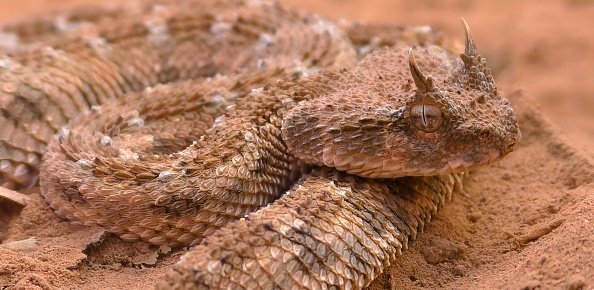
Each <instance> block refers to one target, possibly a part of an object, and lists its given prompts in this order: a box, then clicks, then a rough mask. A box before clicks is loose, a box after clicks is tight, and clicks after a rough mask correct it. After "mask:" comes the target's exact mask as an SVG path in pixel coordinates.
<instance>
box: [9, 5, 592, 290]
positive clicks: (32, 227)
mask: <svg viewBox="0 0 594 290" xmlns="http://www.w3.org/2000/svg"><path fill="white" fill-rule="evenodd" d="M93 2H94V3H116V2H117V1H109V0H107V1H105V0H104V1H101V0H92V1H91V0H88V1H84V0H76V1H74V0H71V1H66V0H60V1H58V0H20V1H10V2H9V1H3V2H2V3H0V21H2V22H6V21H13V20H17V19H21V18H23V17H25V16H30V15H35V14H41V13H47V12H49V11H53V10H55V9H64V8H69V7H76V6H80V5H82V4H83V3H93ZM284 2H287V3H291V4H293V5H296V6H299V7H303V8H306V9H309V10H311V11H314V12H317V13H319V14H321V15H324V16H326V17H328V18H330V19H339V18H344V19H349V20H361V21H366V22H379V23H411V24H430V25H432V26H434V27H436V28H437V29H439V30H441V31H443V32H444V34H445V35H447V36H450V37H457V38H462V30H461V26H460V22H459V17H461V16H463V17H465V19H466V20H467V21H468V22H469V23H470V25H471V27H472V30H473V33H474V36H475V39H476V42H477V44H478V47H479V51H481V53H482V54H484V55H485V56H486V57H487V59H488V60H489V63H490V65H491V67H492V68H493V70H494V72H495V74H496V75H495V78H496V81H497V83H498V86H499V90H500V91H501V92H503V93H504V94H505V95H506V96H507V97H508V98H509V99H510V100H511V101H512V103H513V106H514V108H515V110H516V112H517V114H518V116H519V119H520V127H521V130H522V141H521V142H520V143H519V146H518V147H517V150H516V152H514V153H513V154H512V155H510V156H509V157H507V158H506V159H505V160H503V161H502V162H500V163H498V164H495V165H493V166H491V167H489V168H484V169H481V170H477V171H475V172H473V173H472V174H471V177H470V179H469V180H468V182H467V184H466V185H465V188H464V191H463V192H462V193H461V194H458V195H455V196H454V197H453V199H452V201H451V203H450V204H449V205H447V206H446V207H445V208H444V209H443V210H442V211H441V212H440V213H439V214H438V215H437V216H436V217H435V218H434V220H433V221H432V222H431V223H430V224H429V225H428V226H427V227H426V228H425V231H424V233H423V234H421V235H419V237H418V238H417V240H415V241H414V242H413V243H411V246H410V248H409V250H408V251H406V252H405V253H404V254H403V255H402V256H401V257H399V258H398V259H397V261H396V263H395V264H394V265H392V266H391V267H390V268H389V269H388V270H387V271H385V273H384V274H383V275H382V276H380V277H379V278H378V279H377V280H376V281H374V283H373V284H372V285H371V288H372V289H390V288H391V289H526V290H528V289H572V290H577V289H594V183H593V181H594V146H593V145H594V81H592V76H594V17H592V15H594V1H591V0H563V1H562V0H559V1H537V0H526V1H512V0H502V1H486V0H485V1H470V0H445V1H438V0H422V1H394V0H365V1H363V0H341V1H340V0H325V1H319V0H285V1H284ZM105 5H107V4H105ZM30 198H31V199H30V200H29V201H28V203H27V206H26V207H25V208H24V209H23V210H22V211H21V212H20V215H19V216H18V218H16V219H12V220H11V221H10V222H8V217H10V216H11V213H10V212H7V210H8V209H9V207H7V206H6V204H3V203H2V201H0V233H1V234H0V241H1V243H2V244H1V245H0V289H6V288H8V289H55V288H60V289H82V288H85V289H105V288H113V289H145V288H151V285H153V284H154V283H155V281H157V280H158V279H159V278H160V277H161V276H162V275H163V274H164V273H165V271H167V270H168V269H169V268H170V267H171V265H172V264H173V263H175V261H176V260H177V259H179V257H180V256H181V255H182V254H183V251H177V252H173V253H171V252H168V251H167V249H155V248H154V247H150V246H149V245H147V244H144V243H136V244H130V243H124V242H122V241H120V240H119V239H117V238H114V237H113V236H111V235H109V234H106V233H104V232H103V230H101V229H98V228H86V227H81V226H73V225H70V224H68V223H66V222H64V221H61V220H59V219H58V218H57V217H56V216H55V215H54V214H53V213H52V212H51V210H49V209H48V207H47V206H46V205H45V204H44V202H43V201H42V200H41V198H40V197H39V195H36V194H31V195H30Z"/></svg>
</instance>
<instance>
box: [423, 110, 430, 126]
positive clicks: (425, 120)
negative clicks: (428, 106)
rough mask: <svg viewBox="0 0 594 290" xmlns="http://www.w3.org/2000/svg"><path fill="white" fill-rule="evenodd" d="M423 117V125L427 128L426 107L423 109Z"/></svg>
mask: <svg viewBox="0 0 594 290" xmlns="http://www.w3.org/2000/svg"><path fill="white" fill-rule="evenodd" d="M421 116H423V125H425V126H427V125H429V124H427V116H426V115H425V105H423V106H422V107H421Z"/></svg>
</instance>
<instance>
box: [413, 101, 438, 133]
mask: <svg viewBox="0 0 594 290" xmlns="http://www.w3.org/2000/svg"><path fill="white" fill-rule="evenodd" d="M410 117H411V119H412V123H413V125H415V127H417V128H418V129H419V130H422V131H424V132H427V133H431V132H435V131H437V130H439V128H440V127H441V124H443V114H442V113H441V110H440V109H439V108H438V107H436V106H433V105H425V104H419V105H414V106H412V107H411V108H410Z"/></svg>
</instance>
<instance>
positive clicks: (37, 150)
mask: <svg viewBox="0 0 594 290" xmlns="http://www.w3.org/2000/svg"><path fill="white" fill-rule="evenodd" d="M146 10H147V11H149V13H148V14H146V15H142V16H139V17H132V18H123V19H121V20H118V21H114V20H113V19H110V20H112V21H111V22H109V21H105V22H99V24H101V25H98V26H97V28H96V29H94V30H92V31H90V32H89V31H85V32H84V33H83V32H77V33H66V32H65V33H62V34H61V33H55V35H52V36H51V37H49V40H47V41H46V42H44V43H43V44H44V45H43V47H41V48H40V47H36V46H33V48H32V49H30V50H28V49H25V50H24V51H21V52H15V53H14V54H13V55H12V56H5V57H3V58H2V59H1V61H2V66H1V68H0V82H1V83H0V112H2V114H0V123H2V124H10V125H6V126H3V128H2V132H0V133H2V134H0V137H2V139H0V154H2V157H3V164H2V165H0V184H2V186H4V187H8V188H13V189H21V188H26V187H31V186H34V185H35V184H36V180H37V179H36V176H37V174H38V169H37V168H38V167H39V165H40V160H41V156H42V154H43V152H44V151H45V148H46V146H47V145H46V144H47V142H48V141H49V140H50V139H51V135H53V134H54V133H55V132H56V131H57V130H58V129H59V128H61V127H62V126H64V125H65V124H66V123H67V122H68V121H69V120H70V119H71V118H72V117H74V116H76V115H77V113H78V112H86V111H87V110H88V108H89V107H90V106H94V105H101V104H105V103H109V102H111V101H113V100H115V99H117V98H119V97H121V96H122V95H123V94H125V93H126V92H130V91H139V90H141V89H143V88H145V87H150V86H154V85H156V84H158V83H166V82H170V81H177V80H180V79H190V78H192V79H193V78H198V77H206V76H211V75H214V74H216V73H220V74H228V73H231V72H234V71H236V70H237V69H239V68H247V67H255V66H257V65H258V61H259V60H261V59H266V58H268V59H269V60H268V62H275V61H274V59H275V58H279V57H280V58H287V59H292V58H295V59H303V61H304V65H308V62H307V60H308V59H309V60H310V61H311V62H313V61H315V62H317V63H319V65H320V66H323V67H327V66H332V65H333V64H334V63H333V62H334V61H333V60H332V59H340V58H342V59H340V61H341V63H342V64H340V65H341V66H348V65H350V64H349V62H350V63H351V64H352V63H353V62H354V52H353V50H352V49H350V47H349V45H350V44H349V43H348V40H346V38H345V36H344V35H342V34H340V33H338V34H324V33H323V31H320V32H316V33H311V32H312V29H311V28H309V29H308V26H309V24H308V23H309V22H315V21H317V19H318V18H317V17H315V16H311V15H309V14H306V13H302V12H299V11H296V10H290V9H285V8H284V7H282V6H280V5H276V4H261V5H249V4H246V3H244V2H243V1H231V0H228V1H216V2H212V1H198V0H195V1H189V2H187V3H186V4H185V5H179V6H178V5H170V6H166V7H165V8H159V9H151V8H150V7H149V8H146ZM299 27H302V28H300V29H299ZM295 28H298V29H297V30H301V31H303V32H302V34H300V33H295V34H293V35H292V36H290V37H285V35H289V33H288V31H290V30H292V29H295ZM305 31H310V33H307V32H305ZM46 33H50V32H46ZM213 34H214V37H213ZM281 35H282V37H281ZM295 43H301V45H295ZM326 55H328V57H326ZM230 56H232V57H230ZM326 60H328V61H326ZM325 61H326V62H325Z"/></svg>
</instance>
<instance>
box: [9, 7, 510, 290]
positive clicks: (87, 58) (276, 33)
mask: <svg viewBox="0 0 594 290" xmlns="http://www.w3.org/2000/svg"><path fill="white" fill-rule="evenodd" d="M89 11H91V12H89ZM89 11H87V10H85V11H77V12H73V14H64V15H61V16H60V15H59V16H56V17H58V19H60V21H58V22H56V21H54V20H52V19H55V18H48V19H41V20H38V21H33V22H25V23H21V24H15V25H12V26H8V27H6V28H5V32H6V33H12V34H14V35H15V36H16V38H17V39H19V40H20V42H18V43H17V45H13V46H12V47H6V48H3V49H4V50H5V51H7V52H9V56H4V57H3V58H2V59H1V60H0V82H2V83H1V84H0V112H2V114H0V124H1V125H2V126H1V129H0V157H2V161H1V162H0V184H2V186H4V187H7V188H12V189H17V190H24V189H27V188H30V187H32V186H35V185H36V184H37V183H38V181H39V180H40V181H39V183H40V186H41V191H42V194H43V196H44V197H45V199H46V201H47V202H48V204H49V205H50V207H52V208H53V209H54V210H55V212H56V213H57V214H58V215H59V216H61V217H64V218H66V219H68V220H69V221H71V222H76V223H81V224H85V225H100V226H103V227H105V228H107V229H108V230H109V231H111V232H113V233H115V234H117V235H119V236H120V237H121V238H122V239H124V240H127V241H138V240H145V241H148V242H150V243H153V244H155V245H168V246H172V247H180V246H189V245H192V246H196V247H195V248H194V249H193V250H191V251H190V252H189V253H188V254H187V255H185V256H184V257H183V258H182V259H181V260H180V262H179V263H178V264H176V266H175V267H174V269H173V270H172V271H171V272H170V273H169V274H168V275H167V276H166V277H165V279H164V280H163V281H162V282H161V283H160V284H159V285H157V287H158V288H162V289H195V288H203V289H215V288H217V287H218V288H220V289H229V288H248V289H298V288H308V289H327V288H346V289H359V288H362V287H365V286H367V285H368V284H369V283H370V282H371V281H372V280H373V279H374V278H375V277H376V276H377V275H379V274H380V273H381V272H382V271H383V270H384V269H385V268H386V267H387V266H389V265H390V263H391V262H392V261H394V259H395V258H396V255H397V254H400V252H401V250H402V249H406V247H407V244H408V241H409V240H411V239H414V238H415V237H416V235H417V233H418V232H419V231H422V229H423V226H424V224H425V223H426V222H428V221H429V220H430V218H431V216H432V215H434V214H435V213H436V212H437V210H438V209H439V208H440V207H441V206H442V205H443V204H444V203H445V202H446V201H447V200H449V199H450V197H451V195H452V193H453V192H455V191H459V190H460V188H461V186H462V178H463V175H464V173H463V172H466V171H468V170H471V169H473V168H476V167H480V166H484V165H488V164H490V163H492V162H495V161H497V160H499V159H500V158H502V157H504V156H506V155H507V154H509V153H510V152H511V151H512V150H513V147H514V146H515V144H516V143H517V142H518V141H519V139H520V131H519V129H518V126H517V119H516V116H515V114H514V112H513V110H512V108H511V104H510V103H509V101H507V100H506V99H505V98H504V97H502V96H501V95H500V94H499V93H498V91H497V89H496V87H495V83H494V81H493V77H492V76H491V73H490V71H489V69H488V67H487V65H486V61H485V59H484V58H482V57H481V56H480V55H479V54H478V51H477V49H476V45H475V44H474V41H473V39H472V36H471V35H470V30H469V29H468V27H467V25H466V26H465V31H466V42H465V50H464V53H462V54H461V55H460V58H457V57H454V56H453V51H455V48H456V45H454V44H451V43H449V42H448V41H446V40H444V39H443V38H441V37H440V36H439V35H438V34H437V33H433V32H431V30H430V29H428V28H427V27H403V26H400V27H398V26H368V25H361V24H344V23H343V24H341V25H335V24H333V23H330V22H328V21H326V20H324V19H322V18H320V17H317V16H315V15H312V14H309V13H306V12H303V11H299V10H296V9H291V8H287V7H284V6H282V5H280V4H278V3H269V2H265V1H241V0H217V1H205V0H185V1H175V2H170V3H168V4H165V5H163V4H161V5H152V4H146V5H141V6H140V7H137V9H136V10H133V11H128V12H123V11H121V10H108V9H98V10H89ZM124 16H126V17H124ZM411 45H415V46H417V47H415V49H414V53H413V50H410V49H409V47H410V46H411ZM383 46H390V47H391V48H382V47H383ZM440 46H441V47H440ZM442 47H443V48H442ZM44 154H45V155H44ZM42 156H43V166H42V164H41V163H42V161H41V160H42Z"/></svg>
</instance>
